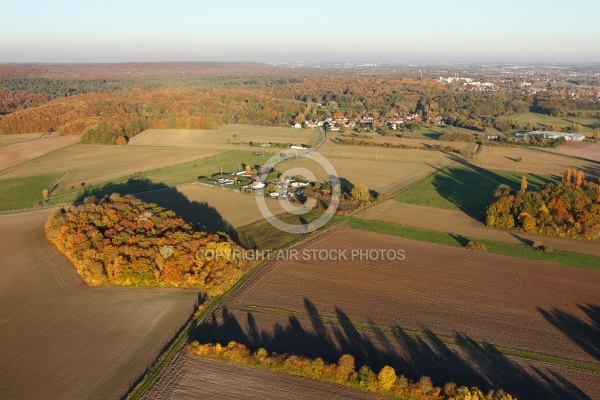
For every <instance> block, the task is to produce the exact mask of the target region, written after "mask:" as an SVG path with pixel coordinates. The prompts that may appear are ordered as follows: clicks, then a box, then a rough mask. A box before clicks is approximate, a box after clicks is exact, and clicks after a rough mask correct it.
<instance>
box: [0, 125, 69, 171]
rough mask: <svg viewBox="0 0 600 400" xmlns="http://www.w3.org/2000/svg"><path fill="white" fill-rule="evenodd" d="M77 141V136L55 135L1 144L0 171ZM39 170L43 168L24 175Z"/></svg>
mask: <svg viewBox="0 0 600 400" xmlns="http://www.w3.org/2000/svg"><path fill="white" fill-rule="evenodd" d="M37 135H39V134H37ZM78 142H79V137H78V136H56V137H49V138H43V139H38V140H30V141H25V142H21V143H15V144H11V145H9V146H2V147H0V171H3V170H6V169H7V168H10V167H14V166H15V165H19V164H22V163H24V162H26V161H29V160H33V159H35V158H37V157H40V156H43V155H45V154H49V153H53V152H56V151H57V150H59V149H62V148H63V147H67V146H71V145H73V144H75V143H78ZM40 171H44V170H43V169H37V170H33V171H30V172H29V173H25V174H24V175H33V174H38V173H40ZM44 172H45V171H44Z"/></svg>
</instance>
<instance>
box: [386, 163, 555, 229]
mask: <svg viewBox="0 0 600 400" xmlns="http://www.w3.org/2000/svg"><path fill="white" fill-rule="evenodd" d="M523 175H525V176H526V177H527V182H528V184H529V188H538V187H541V186H543V185H544V184H545V183H547V182H548V181H551V180H556V178H553V177H551V176H548V175H547V176H539V175H534V174H526V173H517V172H508V171H502V170H489V169H484V168H480V167H477V166H475V165H473V164H467V163H464V165H453V166H451V167H449V168H445V169H442V170H440V171H438V172H437V173H436V174H434V175H431V176H429V177H428V178H427V179H425V180H423V181H421V182H419V183H418V184H417V185H415V186H413V187H412V188H410V189H409V190H407V191H404V192H402V193H400V194H399V195H398V196H396V197H395V200H397V201H399V202H403V203H410V204H418V205H424V206H430V207H437V208H443V209H447V210H460V211H462V212H464V213H465V214H467V215H469V216H471V217H473V218H476V219H478V220H481V221H484V220H485V210H486V208H487V207H488V206H489V205H490V204H491V202H492V201H493V199H494V192H495V191H496V189H497V188H498V186H499V185H502V184H504V185H508V186H509V187H511V188H512V189H514V190H516V189H518V188H519V187H520V184H521V177H522V176H523Z"/></svg>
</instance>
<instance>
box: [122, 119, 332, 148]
mask: <svg viewBox="0 0 600 400" xmlns="http://www.w3.org/2000/svg"><path fill="white" fill-rule="evenodd" d="M320 134H321V132H320V130H316V129H315V130H312V129H293V128H276V127H262V126H245V125H227V126H225V127H223V128H221V129H218V130H198V129H148V130H146V131H144V132H142V133H140V134H139V135H136V136H134V137H133V138H131V140H130V141H129V146H160V147H186V148H200V149H212V150H249V149H258V150H259V151H265V150H267V151H268V149H265V148H263V147H256V146H250V145H243V144H242V143H249V142H253V143H270V142H274V143H291V144H296V145H300V144H306V145H309V146H314V145H315V144H316V143H317V141H318V140H319V137H320ZM234 135H235V137H234Z"/></svg>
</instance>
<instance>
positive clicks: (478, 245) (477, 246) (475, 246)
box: [465, 242, 488, 253]
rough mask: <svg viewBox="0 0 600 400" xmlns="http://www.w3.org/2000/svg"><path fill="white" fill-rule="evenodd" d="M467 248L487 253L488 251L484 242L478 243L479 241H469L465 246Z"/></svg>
mask: <svg viewBox="0 0 600 400" xmlns="http://www.w3.org/2000/svg"><path fill="white" fill-rule="evenodd" d="M465 249H467V250H473V251H481V252H483V253H487V251H488V249H487V247H485V245H484V244H483V243H477V242H469V243H467V245H466V246H465Z"/></svg>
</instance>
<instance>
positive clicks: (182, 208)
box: [138, 184, 284, 231]
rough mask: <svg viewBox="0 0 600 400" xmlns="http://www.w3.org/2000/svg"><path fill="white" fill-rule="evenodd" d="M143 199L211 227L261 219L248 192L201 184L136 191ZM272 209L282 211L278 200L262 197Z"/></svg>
mask: <svg viewBox="0 0 600 400" xmlns="http://www.w3.org/2000/svg"><path fill="white" fill-rule="evenodd" d="M138 197H139V198H141V199H142V200H144V201H148V202H152V203H157V204H159V205H160V206H162V207H165V208H168V209H170V210H173V211H175V212H177V214H178V215H180V216H181V217H182V218H183V219H184V220H185V221H186V222H192V223H198V224H201V225H204V226H206V227H208V228H210V229H211V230H221V231H228V230H230V229H231V228H238V227H240V226H244V225H248V224H250V223H252V222H256V221H258V220H261V219H263V218H264V217H263V216H262V214H261V213H260V210H259V208H258V206H257V203H256V197H255V196H254V195H251V194H244V193H240V192H235V191H233V190H229V189H223V188H220V187H216V186H208V185H202V184H188V185H180V186H178V187H177V188H173V189H164V190H156V191H152V192H148V193H142V194H139V195H138ZM265 201H266V203H267V205H268V206H269V207H270V209H271V210H272V212H273V213H274V214H275V215H276V214H280V213H282V212H284V210H283V208H281V206H279V202H278V201H277V200H274V199H269V198H267V199H265Z"/></svg>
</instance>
